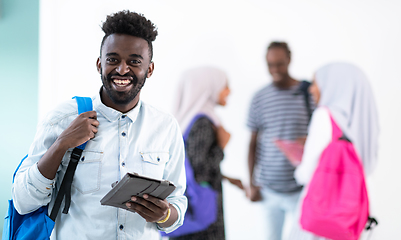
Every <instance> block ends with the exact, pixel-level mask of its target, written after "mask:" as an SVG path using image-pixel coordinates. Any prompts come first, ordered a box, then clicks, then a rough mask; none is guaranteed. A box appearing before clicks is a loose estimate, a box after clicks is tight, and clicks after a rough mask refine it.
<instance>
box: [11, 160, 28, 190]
mask: <svg viewBox="0 0 401 240" xmlns="http://www.w3.org/2000/svg"><path fill="white" fill-rule="evenodd" d="M27 157H28V154H27V155H25V157H24V158H23V159H22V160H21V162H20V163H19V164H18V167H17V169H15V172H14V174H13V184H14V178H15V175H16V174H17V172H18V169H19V167H21V165H22V162H23V161H24V160H25V159H26V158H27Z"/></svg>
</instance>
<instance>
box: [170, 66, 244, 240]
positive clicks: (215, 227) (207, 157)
mask: <svg viewBox="0 0 401 240" xmlns="http://www.w3.org/2000/svg"><path fill="white" fill-rule="evenodd" d="M229 94H230V89H229V87H228V81H227V76H226V74H225V73H224V72H223V71H221V70H219V69H217V68H213V67H199V68H194V69H191V70H188V71H186V72H184V74H183V75H182V80H181V82H180V83H179V88H178V93H177V101H176V106H175V110H174V115H175V117H176V118H177V120H178V123H179V124H180V127H181V130H182V132H183V133H185V132H186V131H189V135H188V137H187V138H186V141H185V151H186V155H187V160H189V162H190V165H191V166H192V169H193V172H194V176H195V180H196V181H197V182H198V183H199V184H201V185H205V184H206V185H209V186H210V187H211V188H212V189H214V190H215V191H216V192H217V193H218V197H217V206H218V211H217V212H218V213H217V220H216V222H214V223H212V224H211V225H210V226H209V227H208V228H207V229H206V230H204V231H200V232H196V233H192V234H187V235H184V236H180V237H175V238H170V239H185V240H194V239H200V240H208V239H210V240H211V239H216V240H217V239H219V240H221V239H225V232H224V218H223V198H222V184H221V181H222V179H227V180H228V181H230V182H231V183H233V184H235V185H237V186H238V187H240V188H241V189H242V188H243V187H242V183H241V181H240V180H238V179H233V178H229V177H226V176H223V175H222V174H221V172H220V162H221V161H222V160H223V158H224V153H223V149H224V148H225V146H226V145H227V143H228V141H229V140H230V133H228V132H227V131H226V130H225V129H224V128H223V126H222V125H221V122H220V120H219V117H218V116H217V115H216V113H215V111H214V108H215V107H216V106H217V105H221V106H225V105H226V103H227V102H226V101H227V96H228V95H229ZM189 204H190V201H189ZM188 207H189V208H191V206H188ZM192 207H193V206H192ZM184 225H185V222H184Z"/></svg>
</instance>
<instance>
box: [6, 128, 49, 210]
mask: <svg viewBox="0 0 401 240" xmlns="http://www.w3.org/2000/svg"><path fill="white" fill-rule="evenodd" d="M51 128H52V126H51V125H50V124H47V123H46V121H44V122H42V123H40V124H39V125H38V128H37V129H38V130H37V132H36V135H35V139H34V141H33V143H32V145H31V147H30V150H29V153H28V157H27V158H26V159H25V160H24V161H23V162H22V164H21V166H20V168H19V170H18V172H17V174H16V176H15V179H14V183H13V187H12V197H13V202H14V206H15V209H16V210H17V211H18V212H19V213H20V214H27V213H30V212H32V211H35V210H36V209H38V208H40V207H41V206H45V205H47V204H48V203H49V202H50V200H51V195H52V194H53V187H54V182H55V179H47V178H45V177H44V176H43V175H42V174H41V173H40V172H39V169H38V166H37V162H38V161H39V159H40V158H41V157H42V156H43V154H44V153H45V152H46V151H47V149H48V148H49V147H50V146H51V145H52V144H53V143H54V141H55V139H56V138H57V137H56V136H55V134H54V133H53V131H52V129H51Z"/></svg>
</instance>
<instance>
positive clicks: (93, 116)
mask: <svg viewBox="0 0 401 240" xmlns="http://www.w3.org/2000/svg"><path fill="white" fill-rule="evenodd" d="M80 115H81V116H82V117H87V118H91V119H95V120H96V119H97V113H96V111H88V112H84V113H81V114H80Z"/></svg>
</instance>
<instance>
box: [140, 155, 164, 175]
mask: <svg viewBox="0 0 401 240" xmlns="http://www.w3.org/2000/svg"><path fill="white" fill-rule="evenodd" d="M140 154H141V159H142V174H143V175H144V176H147V177H152V178H156V179H162V178H163V173H164V168H165V166H166V163H167V162H168V160H169V153H168V152H162V151H160V152H141V153H140Z"/></svg>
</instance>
